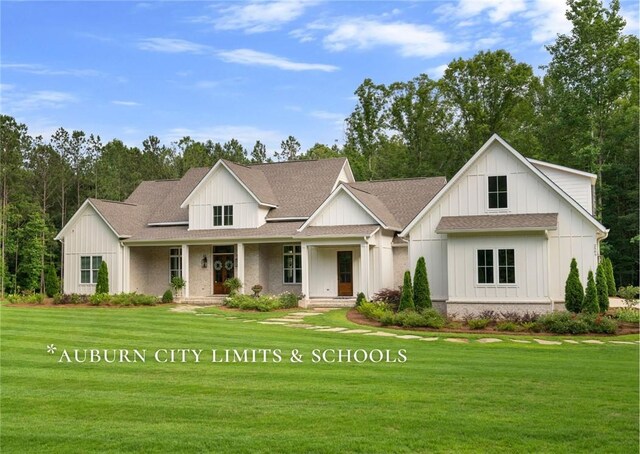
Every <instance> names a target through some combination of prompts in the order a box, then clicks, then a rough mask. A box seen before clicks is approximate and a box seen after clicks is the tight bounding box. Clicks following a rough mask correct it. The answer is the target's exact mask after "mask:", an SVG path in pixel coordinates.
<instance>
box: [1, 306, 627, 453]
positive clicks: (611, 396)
mask: <svg viewBox="0 0 640 454" xmlns="http://www.w3.org/2000/svg"><path fill="white" fill-rule="evenodd" d="M339 314H341V312H336V313H331V315H327V316H322V317H323V323H324V324H329V323H326V322H327V321H329V322H331V320H332V318H338V317H340V315H339ZM0 317H1V321H0V328H1V341H2V344H1V351H0V354H1V357H0V359H1V361H2V363H1V370H0V378H1V393H2V394H1V418H2V419H1V421H0V422H1V425H0V429H1V439H0V444H1V448H2V452H3V453H5V452H104V451H112V452H114V451H136V452H206V451H211V452H362V453H377V452H492V453H495V452H509V453H511V452H567V453H576V452H620V453H629V452H637V450H638V433H639V423H638V419H639V409H638V398H639V396H638V368H639V366H638V350H639V347H638V345H614V344H605V345H568V344H565V345H561V346H553V345H535V344H514V343H507V342H503V343H500V344H478V343H473V342H472V343H470V344H467V345H463V344H451V343H448V342H444V341H442V340H440V341H437V342H420V341H416V340H401V339H392V338H379V337H374V336H362V335H357V334H339V333H329V332H315V331H312V330H304V329H292V328H287V327H282V326H277V325H261V324H258V323H257V322H252V323H247V322H245V320H246V319H243V318H239V319H236V320H227V319H224V318H223V317H216V316H195V315H194V314H178V313H171V312H169V310H168V308H167V307H150V308H149V307H147V308H120V309H108V308H45V307H33V308H18V307H6V306H3V307H2V308H1V313H0ZM345 323H348V322H345ZM336 324H337V323H336ZM48 344H55V345H56V346H57V348H58V351H57V352H56V354H54V355H51V354H48V353H47V350H46V349H47V345H48ZM74 348H99V349H111V348H128V349H134V348H137V349H139V350H140V349H147V351H148V352H154V351H156V350H158V349H162V348H166V349H170V348H193V349H203V350H205V351H207V350H209V351H210V349H211V348H216V349H218V350H222V349H225V348H236V349H238V348H269V349H274V348H280V349H282V350H283V357H284V360H283V362H281V363H264V364H263V363H258V364H247V363H235V364H234V363H215V364H214V363H211V362H208V361H203V362H201V363H193V362H189V363H186V364H181V363H173V364H170V363H166V364H159V363H156V362H154V361H152V358H151V356H152V354H151V353H149V354H148V356H147V361H146V362H145V363H136V364H105V363H98V364H86V363H85V364H60V363H57V360H58V358H59V357H60V351H61V350H62V349H68V350H70V349H74ZM331 348H333V349H337V348H343V349H347V348H351V349H368V350H371V349H383V350H384V349H390V350H392V351H393V352H396V351H397V350H398V349H406V352H407V353H406V355H407V357H408V361H407V362H406V363H402V364H399V363H394V364H372V363H365V364H353V363H351V364H347V363H341V364H336V363H334V364H326V363H321V364H313V363H312V362H311V361H310V356H309V355H310V353H311V350H313V349H331ZM291 349H298V350H300V352H302V353H303V355H305V356H304V358H305V361H304V362H303V363H300V364H292V363H290V362H289V361H288V356H287V354H288V352H290V351H291ZM204 354H205V353H203V355H204ZM209 358H210V354H209V355H208V356H207V360H208V359H209Z"/></svg>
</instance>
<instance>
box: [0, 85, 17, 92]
mask: <svg viewBox="0 0 640 454" xmlns="http://www.w3.org/2000/svg"><path fill="white" fill-rule="evenodd" d="M14 88H15V85H11V84H0V92H2V91H4V92H7V91H11V90H13V89H14Z"/></svg>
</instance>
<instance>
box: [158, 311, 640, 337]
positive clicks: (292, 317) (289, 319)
mask: <svg viewBox="0 0 640 454" xmlns="http://www.w3.org/2000/svg"><path fill="white" fill-rule="evenodd" d="M197 309H201V306H189V305H180V306H176V307H173V308H171V309H169V310H170V311H171V312H180V313H193V314H195V315H200V316H203V315H208V316H214V317H221V318H223V319H225V320H229V321H242V323H251V322H255V323H257V324H260V325H278V326H283V327H288V328H300V329H308V330H313V331H317V332H326V333H338V334H349V335H354V336H358V335H362V336H377V337H388V338H396V339H405V340H418V341H424V342H437V341H444V342H449V343H453V344H469V343H478V344H497V343H516V344H534V345H606V344H614V345H638V344H640V341H618V340H607V339H606V338H601V339H580V340H576V339H562V341H560V340H547V339H536V338H534V339H532V340H528V339H508V338H504V339H498V338H495V337H491V336H489V335H487V336H486V337H479V338H475V339H470V338H467V337H434V336H433V333H429V335H428V336H427V335H426V334H425V336H420V335H417V334H402V332H399V333H398V334H396V333H393V332H389V331H379V330H377V329H376V328H375V327H370V328H371V329H366V328H364V327H363V328H355V329H353V328H343V327H339V326H326V325H313V324H311V323H309V322H311V321H312V320H309V319H307V320H305V318H308V317H309V318H310V317H314V316H317V315H321V314H323V313H325V312H328V311H330V310H335V309H329V308H316V309H309V310H300V311H299V312H290V313H288V314H286V315H284V316H283V315H278V314H274V316H273V318H268V319H265V320H258V321H256V320H251V319H249V320H242V319H239V318H238V317H236V316H233V315H228V316H226V315H222V314H201V313H199V312H198V311H197Z"/></svg>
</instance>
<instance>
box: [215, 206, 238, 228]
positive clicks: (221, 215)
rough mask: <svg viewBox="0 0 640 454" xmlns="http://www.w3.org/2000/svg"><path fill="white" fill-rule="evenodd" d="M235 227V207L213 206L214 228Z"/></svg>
mask: <svg viewBox="0 0 640 454" xmlns="http://www.w3.org/2000/svg"><path fill="white" fill-rule="evenodd" d="M221 225H233V205H224V206H223V205H214V206H213V226H214V227H219V226H221Z"/></svg>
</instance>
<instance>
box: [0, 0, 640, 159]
mask: <svg viewBox="0 0 640 454" xmlns="http://www.w3.org/2000/svg"><path fill="white" fill-rule="evenodd" d="M0 8H1V9H0V14H1V29H2V30H1V38H2V41H1V54H0V56H1V66H0V83H1V85H0V89H1V106H0V110H1V112H2V113H3V114H7V115H12V116H14V117H16V119H17V120H18V121H20V122H23V123H25V124H27V126H28V127H29V132H30V133H31V134H32V135H38V134H42V135H43V136H44V137H45V138H48V137H49V136H50V134H51V133H52V132H53V131H55V129H57V128H58V127H60V126H62V127H64V128H65V129H68V130H73V129H81V130H84V131H85V132H86V133H87V134H88V133H94V134H99V135H100V136H101V138H102V141H103V143H106V142H107V141H109V140H111V139H112V138H119V139H121V140H123V141H124V142H125V143H127V144H129V145H137V146H140V145H141V142H142V140H143V139H145V138H146V137H148V136H149V135H156V136H158V137H160V139H161V140H162V141H163V143H165V144H168V143H170V142H172V141H176V140H178V139H179V138H181V137H182V136H185V135H190V136H191V137H192V138H194V139H198V140H207V139H211V140H213V141H220V142H224V141H227V140H229V139H231V138H232V137H235V138H237V139H239V140H240V141H241V142H242V143H243V144H244V145H245V146H246V147H247V148H249V149H251V147H252V146H253V143H254V142H255V140H256V139H260V140H262V141H263V142H264V143H266V144H267V146H268V149H269V150H270V151H271V152H273V151H274V150H276V149H279V147H280V145H279V144H280V141H281V140H283V139H285V138H286V137H287V136H288V135H294V136H295V137H297V138H298V140H299V141H300V142H301V143H302V146H303V149H306V148H308V147H310V146H311V145H313V144H314V143H315V142H320V143H325V144H328V145H331V144H333V143H334V142H337V143H339V144H341V143H342V142H343V139H344V131H343V127H344V121H343V120H344V118H346V117H347V116H348V115H349V113H350V112H351V111H352V110H353V108H354V106H355V98H354V97H353V92H354V90H355V89H356V88H357V87H358V85H359V84H360V83H362V81H363V80H364V79H365V78H367V77H369V78H372V79H373V80H374V81H375V82H377V83H385V84H388V83H391V82H394V81H405V80H409V79H411V78H413V77H415V76H417V75H419V74H421V73H427V74H429V75H430V76H431V77H433V78H438V77H440V75H441V74H442V72H443V70H444V68H445V67H446V65H447V63H449V62H450V61H452V60H453V59H455V58H458V57H462V58H469V57H471V56H472V55H474V54H475V53H477V52H478V51H479V50H487V49H491V50H496V49H506V50H508V51H509V52H511V53H512V54H513V55H514V57H515V58H516V60H518V61H522V62H526V63H528V64H530V65H532V66H533V67H534V68H535V69H536V72H538V73H539V72H540V71H539V69H538V67H539V66H540V65H543V64H545V63H547V62H548V60H549V55H548V53H547V52H546V50H545V49H544V45H545V44H548V43H550V42H552V41H553V39H554V38H555V36H556V34H557V33H565V32H568V31H569V29H570V27H569V24H568V22H567V21H566V19H565V18H564V9H565V6H564V3H563V2H562V1H561V0H451V1H449V0H442V1H414V2H411V1H402V2H386V1H375V2H365V1H358V2H347V1H313V0H310V1H304V2H299V1H276V2H231V1H226V2H203V1H196V2H129V1H112V2H93V1H85V2H78V1H76V2H53V1H47V2H44V1H39V2H28V1H21V2H11V1H3V2H2V4H1V5H0ZM622 9H623V15H624V16H625V18H626V19H627V29H626V32H627V33H636V34H637V33H638V2H637V0H633V1H623V2H622Z"/></svg>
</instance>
